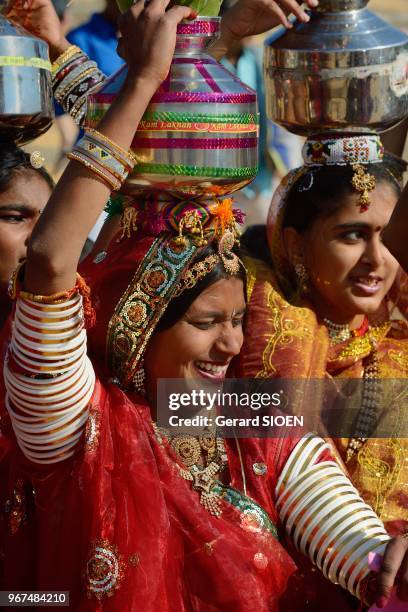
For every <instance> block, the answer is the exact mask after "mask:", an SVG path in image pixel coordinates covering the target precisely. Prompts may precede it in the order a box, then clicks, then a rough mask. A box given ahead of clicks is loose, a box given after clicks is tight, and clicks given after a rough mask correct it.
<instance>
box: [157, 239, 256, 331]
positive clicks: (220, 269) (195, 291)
mask: <svg viewBox="0 0 408 612" xmlns="http://www.w3.org/2000/svg"><path fill="white" fill-rule="evenodd" d="M215 253H217V250H216V248H215V245H214V244H213V243H210V244H208V245H207V246H206V247H204V248H203V249H200V251H199V252H198V253H197V254H196V255H195V257H194V258H193V259H192V260H191V264H190V265H193V264H195V263H198V262H199V261H202V260H203V259H205V258H206V257H208V256H209V255H213V254H215ZM234 253H235V254H236V255H238V257H239V256H240V254H239V252H238V250H236V249H234ZM223 278H231V275H230V274H228V272H226V270H225V268H224V266H223V264H222V262H221V261H220V262H219V263H218V264H217V265H216V266H215V268H214V269H213V270H211V272H209V273H208V274H206V276H204V278H202V279H200V280H199V281H198V282H197V283H196V284H195V285H194V287H192V289H186V290H185V291H183V293H182V294H181V295H179V296H178V297H176V298H174V299H173V300H171V301H170V302H169V305H168V306H167V308H166V310H165V312H164V314H163V316H162V317H161V319H160V321H159V322H158V324H157V326H156V329H155V331H156V332H161V331H165V330H166V329H169V328H170V327H172V326H173V325H174V324H175V323H177V321H180V319H181V318H182V317H183V315H184V314H185V313H186V312H187V310H188V309H189V308H190V306H191V304H192V303H193V302H194V300H195V299H196V298H197V297H198V296H199V295H200V293H202V292H203V291H204V290H205V289H207V287H209V286H210V285H213V284H214V283H216V282H217V281H219V280H222V279H223ZM234 278H240V279H241V280H242V281H243V283H244V287H245V284H246V274H245V269H244V267H243V266H240V270H239V273H238V274H237V275H236V276H235V277H234Z"/></svg>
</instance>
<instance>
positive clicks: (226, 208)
mask: <svg viewBox="0 0 408 612" xmlns="http://www.w3.org/2000/svg"><path fill="white" fill-rule="evenodd" d="M210 211H211V214H212V216H213V217H214V231H215V233H217V234H224V232H225V230H226V229H227V228H229V227H231V226H234V225H235V218H234V211H233V209H232V198H225V199H224V200H218V201H217V203H216V204H213V205H212V206H211V207H210Z"/></svg>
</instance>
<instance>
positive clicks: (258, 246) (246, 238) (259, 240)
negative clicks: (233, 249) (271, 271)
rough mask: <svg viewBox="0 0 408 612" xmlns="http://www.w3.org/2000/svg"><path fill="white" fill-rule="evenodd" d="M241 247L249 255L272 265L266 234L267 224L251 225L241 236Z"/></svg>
mask: <svg viewBox="0 0 408 612" xmlns="http://www.w3.org/2000/svg"><path fill="white" fill-rule="evenodd" d="M240 242H241V249H242V250H243V251H244V253H246V254H247V255H249V256H251V257H255V259H260V260H261V261H264V262H265V263H267V264H269V265H270V266H272V265H273V264H272V257H271V252H270V249H269V245H268V237H267V235H266V225H261V224H259V225H251V226H250V227H247V229H246V230H245V232H244V233H243V234H242V236H241V240H240Z"/></svg>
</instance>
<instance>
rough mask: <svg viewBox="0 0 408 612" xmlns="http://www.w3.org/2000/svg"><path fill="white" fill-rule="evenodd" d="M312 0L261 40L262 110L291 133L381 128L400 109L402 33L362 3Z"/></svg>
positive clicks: (405, 107)
mask: <svg viewBox="0 0 408 612" xmlns="http://www.w3.org/2000/svg"><path fill="white" fill-rule="evenodd" d="M367 2H368V0H320V4H319V6H318V7H317V8H316V9H313V10H312V11H311V19H310V21H309V22H308V23H296V24H295V27H294V28H293V29H292V30H290V31H286V30H284V29H283V28H279V29H278V30H277V31H276V32H275V33H274V34H273V35H272V36H271V37H270V38H269V39H268V40H267V42H266V46H265V55H264V69H265V80H266V99H267V112H268V115H269V117H270V118H271V119H272V121H275V122H276V123H279V124H280V125H282V126H283V127H285V128H286V129H288V130H290V131H291V132H295V133H296V134H310V133H313V132H314V133H319V132H320V133H321V132H324V133H326V132H330V131H335V132H366V133H373V132H382V131H385V130H387V129H389V128H391V127H393V126H394V125H396V124H397V123H398V122H399V121H401V120H402V119H403V118H404V117H405V116H407V115H408V73H407V67H408V37H407V35H406V34H404V33H403V32H401V31H400V30H397V29H396V28H394V27H392V26H390V25H388V24H387V23H386V22H385V21H383V20H382V19H380V18H379V17H378V16H377V15H375V14H374V13H372V12H371V11H369V10H368V9H366V8H365V6H366V4H367Z"/></svg>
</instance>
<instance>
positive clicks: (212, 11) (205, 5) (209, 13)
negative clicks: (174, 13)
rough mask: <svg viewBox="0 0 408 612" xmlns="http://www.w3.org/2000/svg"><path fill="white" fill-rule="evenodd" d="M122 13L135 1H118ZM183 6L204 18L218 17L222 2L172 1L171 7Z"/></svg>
mask: <svg viewBox="0 0 408 612" xmlns="http://www.w3.org/2000/svg"><path fill="white" fill-rule="evenodd" d="M116 1H117V3H118V6H119V8H120V10H121V11H122V13H124V12H125V11H127V10H128V9H129V8H130V7H131V6H132V4H133V0H116ZM174 4H181V5H182V6H191V8H192V9H194V10H195V11H196V12H197V13H198V14H199V15H202V16H204V17H217V15H218V13H219V12H220V8H221V4H222V0H172V1H171V2H170V6H173V5H174Z"/></svg>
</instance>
